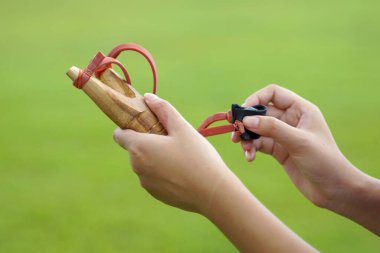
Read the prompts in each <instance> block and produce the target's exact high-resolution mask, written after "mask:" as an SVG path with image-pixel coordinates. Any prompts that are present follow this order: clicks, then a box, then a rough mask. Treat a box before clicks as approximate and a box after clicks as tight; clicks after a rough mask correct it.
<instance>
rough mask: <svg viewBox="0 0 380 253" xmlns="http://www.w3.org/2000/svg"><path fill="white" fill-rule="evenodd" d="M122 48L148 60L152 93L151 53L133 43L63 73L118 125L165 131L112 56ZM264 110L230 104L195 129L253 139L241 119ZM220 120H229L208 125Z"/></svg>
mask: <svg viewBox="0 0 380 253" xmlns="http://www.w3.org/2000/svg"><path fill="white" fill-rule="evenodd" d="M124 51H135V52H137V53H140V54H141V55H143V56H144V57H145V59H146V60H147V61H148V62H149V64H150V67H151V69H152V72H153V93H154V94H155V93H156V90H157V68H156V65H155V63H154V60H153V57H152V55H151V54H150V53H149V52H148V51H147V50H146V49H145V48H143V47H141V46H139V45H137V44H134V43H124V44H120V45H118V46H116V47H115V48H113V49H112V50H111V52H110V53H109V54H108V55H107V56H105V55H104V54H103V53H102V52H98V53H97V54H96V55H95V57H94V58H93V59H92V60H91V61H90V64H89V65H88V66H87V67H86V68H85V69H83V70H81V69H79V68H77V67H75V66H73V67H71V68H70V69H69V70H68V72H67V75H68V76H69V77H70V78H71V80H73V82H74V86H75V87H77V88H78V89H82V90H83V91H84V92H85V93H86V94H87V95H88V96H89V97H90V98H91V99H92V100H93V101H94V102H95V103H96V104H97V105H98V107H99V108H100V109H101V110H102V111H103V112H104V113H105V114H106V115H107V116H108V117H109V118H110V119H111V120H112V121H113V122H114V123H115V124H116V125H118V126H119V127H120V128H122V129H132V130H135V131H137V132H142V133H154V134H160V135H167V132H166V130H165V129H164V127H163V126H162V125H161V123H160V122H159V121H158V119H157V118H156V116H155V115H154V114H153V113H152V112H151V111H150V110H149V108H148V106H147V105H146V104H145V102H144V99H143V97H142V96H141V95H140V94H139V93H138V92H137V91H136V90H135V89H134V88H133V87H132V82H131V79H130V77H129V74H128V71H127V69H126V68H125V67H124V65H123V64H122V63H121V62H119V61H118V60H117V59H116V58H117V57H118V56H119V55H120V53H122V52H124ZM112 64H115V65H118V66H119V67H120V69H121V70H122V72H123V75H124V78H122V77H121V76H120V75H119V74H117V73H116V72H115V71H114V70H113V69H112ZM266 111H267V108H266V107H265V106H263V105H255V106H251V107H241V106H239V105H236V104H233V105H232V107H231V110H230V111H228V112H224V113H216V114H214V115H212V116H210V117H208V118H207V119H206V120H205V121H204V123H203V124H202V125H201V126H200V127H199V128H198V131H199V132H200V133H201V134H202V135H203V136H205V137H207V136H212V135H217V134H222V133H227V132H233V131H237V132H240V136H241V138H242V139H243V140H252V139H257V138H259V137H260V136H259V135H258V134H256V133H253V132H251V131H249V130H246V129H245V128H244V126H243V123H242V121H243V118H244V117H245V116H251V115H265V114H266ZM221 120H227V121H228V122H229V123H230V124H228V125H223V126H216V127H210V128H208V127H209V126H210V125H211V124H212V123H214V122H216V121H221Z"/></svg>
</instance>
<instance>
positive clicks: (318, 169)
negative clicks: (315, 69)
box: [232, 85, 380, 235]
mask: <svg viewBox="0 0 380 253" xmlns="http://www.w3.org/2000/svg"><path fill="white" fill-rule="evenodd" d="M255 104H263V105H267V106H268V116H270V117H259V116H254V117H246V118H244V121H243V124H244V126H245V127H246V128H247V129H249V130H252V131H254V132H256V133H258V134H260V135H262V136H263V137H262V138H260V139H258V140H255V141H251V142H241V145H242V148H243V150H244V151H245V155H246V158H247V160H248V161H252V160H254V158H255V154H256V152H257V151H260V152H263V153H266V154H269V155H271V156H273V157H274V158H275V159H276V160H277V161H278V162H279V163H281V164H282V166H283V167H284V169H285V171H286V173H287V174H288V176H289V178H290V179H291V180H292V182H293V183H294V184H295V186H296V187H297V188H298V189H299V190H300V191H301V192H302V193H303V194H304V195H305V197H306V198H308V199H309V200H310V201H311V202H312V203H314V204H315V205H317V206H319V207H323V208H327V209H330V210H331V211H334V212H336V213H338V214H341V215H343V216H345V217H347V218H349V219H351V220H353V221H355V222H357V223H359V224H360V225H362V226H363V227H365V228H367V229H368V230H370V231H372V232H373V233H375V234H377V235H380V219H379V213H380V180H378V179H375V178H373V177H370V176H368V175H366V174H365V173H363V172H362V171H360V170H359V169H357V168H356V167H355V166H353V165H352V164H351V163H350V162H349V161H348V160H347V158H346V157H345V156H344V155H343V154H342V152H341V151H340V150H339V148H338V146H337V144H336V143H335V140H334V138H333V136H332V134H331V132H330V130H329V128H328V125H327V123H326V121H325V119H324V117H323V115H322V113H321V111H320V110H319V109H318V107H316V106H315V105H314V104H312V103H310V102H309V101H307V100H305V99H304V98H302V97H300V96H298V95H297V94H295V93H293V92H291V91H289V90H287V89H285V88H282V87H280V86H278V85H269V86H267V87H265V88H263V89H262V90H259V91H257V92H256V93H254V94H252V95H251V96H250V97H248V98H247V100H246V102H245V103H244V106H252V105H255ZM232 140H233V141H234V142H239V141H240V138H239V134H236V133H235V134H234V135H233V136H232Z"/></svg>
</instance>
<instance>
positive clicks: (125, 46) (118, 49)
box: [108, 43, 157, 94]
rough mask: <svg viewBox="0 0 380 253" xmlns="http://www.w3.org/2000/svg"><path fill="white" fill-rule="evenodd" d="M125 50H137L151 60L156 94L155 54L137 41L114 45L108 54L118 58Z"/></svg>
mask: <svg viewBox="0 0 380 253" xmlns="http://www.w3.org/2000/svg"><path fill="white" fill-rule="evenodd" d="M124 51H135V52H137V53H139V54H141V55H142V56H144V57H145V59H146V60H147V61H148V62H149V65H150V68H151V69H152V73H153V93H154V94H156V92H157V67H156V63H155V62H154V59H153V56H152V55H151V54H150V53H149V51H148V50H146V49H145V48H143V47H142V46H140V45H137V44H135V43H123V44H120V45H118V46H116V47H114V48H113V49H112V50H111V52H110V53H109V54H108V56H109V57H112V58H115V59H116V58H117V57H118V56H119V55H120V53H121V52H124Z"/></svg>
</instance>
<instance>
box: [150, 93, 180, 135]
mask: <svg viewBox="0 0 380 253" xmlns="http://www.w3.org/2000/svg"><path fill="white" fill-rule="evenodd" d="M144 99H145V102H146V103H147V105H148V106H149V108H150V109H151V110H152V112H153V113H154V114H155V115H156V116H157V118H158V120H159V121H160V122H161V124H162V125H163V126H164V128H165V129H166V131H168V133H169V135H170V134H171V133H174V132H177V131H180V130H181V129H183V127H184V126H186V125H187V123H186V121H185V119H184V118H183V117H182V116H181V114H179V112H178V111H177V110H176V109H175V108H174V107H173V106H172V105H171V104H170V103H169V102H167V101H166V100H163V99H161V98H159V97H158V96H156V95H154V94H150V93H147V94H145V95H144Z"/></svg>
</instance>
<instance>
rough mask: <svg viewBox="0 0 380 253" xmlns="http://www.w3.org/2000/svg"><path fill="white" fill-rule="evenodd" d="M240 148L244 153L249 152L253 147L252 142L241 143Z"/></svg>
mask: <svg viewBox="0 0 380 253" xmlns="http://www.w3.org/2000/svg"><path fill="white" fill-rule="evenodd" d="M241 147H242V148H243V150H244V151H248V150H251V149H252V147H253V141H244V140H242V141H241Z"/></svg>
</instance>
